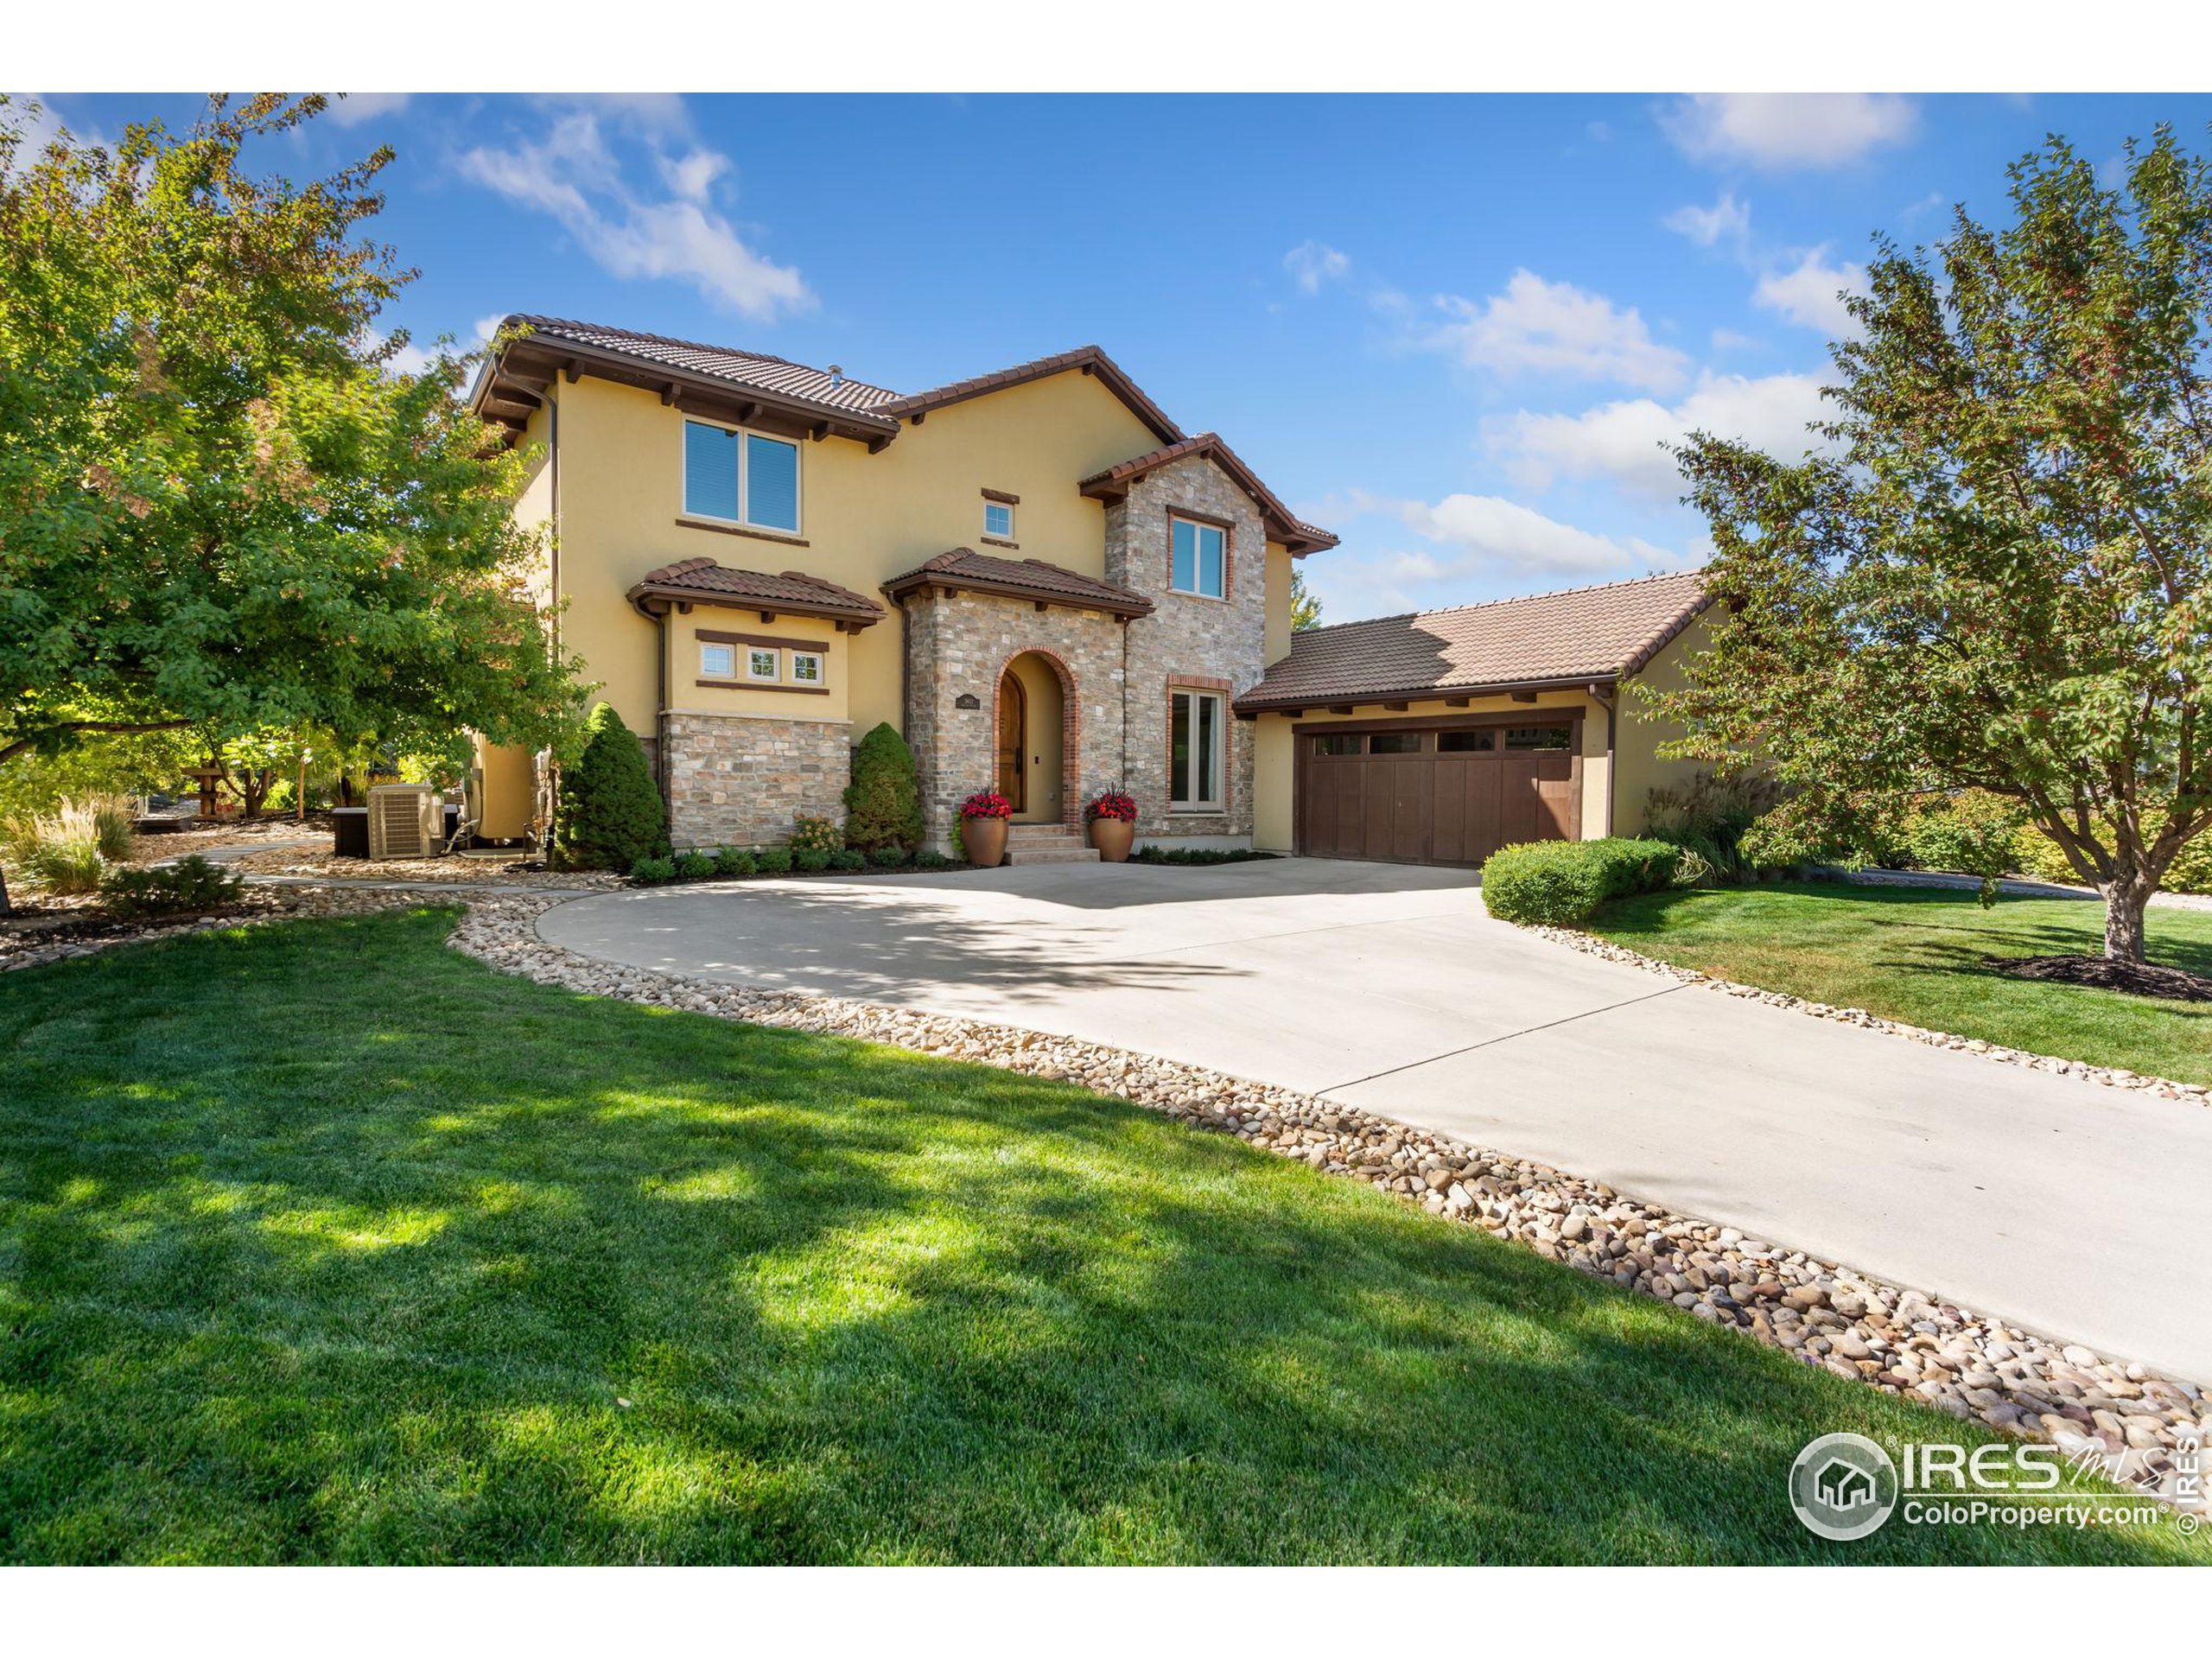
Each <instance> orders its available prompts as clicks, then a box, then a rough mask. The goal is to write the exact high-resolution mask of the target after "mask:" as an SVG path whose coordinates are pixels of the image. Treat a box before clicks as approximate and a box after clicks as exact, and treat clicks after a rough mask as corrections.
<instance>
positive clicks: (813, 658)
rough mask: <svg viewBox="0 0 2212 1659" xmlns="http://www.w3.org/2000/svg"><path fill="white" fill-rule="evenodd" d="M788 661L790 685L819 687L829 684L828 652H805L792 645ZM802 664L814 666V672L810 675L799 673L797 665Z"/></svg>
mask: <svg viewBox="0 0 2212 1659" xmlns="http://www.w3.org/2000/svg"><path fill="white" fill-rule="evenodd" d="M789 661H790V664H791V683H792V684H793V685H804V686H819V685H826V684H828V683H829V653H828V652H820V651H806V650H803V649H801V648H800V647H799V646H797V645H794V646H792V647H791V653H790V658H789ZM803 662H804V663H812V664H814V672H813V673H811V674H802V673H800V672H799V666H798V665H799V664H801V663H803Z"/></svg>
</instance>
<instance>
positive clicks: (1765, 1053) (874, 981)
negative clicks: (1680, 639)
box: [538, 859, 2212, 1382]
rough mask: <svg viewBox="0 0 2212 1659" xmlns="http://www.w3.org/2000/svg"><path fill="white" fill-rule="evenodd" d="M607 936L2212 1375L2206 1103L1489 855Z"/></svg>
mask: <svg viewBox="0 0 2212 1659" xmlns="http://www.w3.org/2000/svg"><path fill="white" fill-rule="evenodd" d="M538 929H539V931H540V932H541V934H543V937H544V938H547V939H548V940H549V941H550V942H552V943H554V944H561V945H565V946H567V947H569V949H571V950H578V951H581V952H583V953H584V954H586V955H589V956H594V957H601V958H604V959H607V960H609V961H614V962H622V963H632V964H634V965H637V966H640V967H647V968H658V969H668V970H671V971H674V972H679V973H685V974H690V975H695V976H699V977H702V978H707V979H719V980H724V981H728V982H737V983H746V984H753V985H765V986H770V987H774V988H780V989H787V990H798V991H810V992H817V993H829V994H833V995H840V996H851V997H861V998H866V999H868V1000H871V1001H880V1002H890V1003H897V1004H901V1005H905V1006H909V1007H923V1008H928V1009H932V1010H935V1011H938V1012H941V1013H945V1014H964V1015H969V1016H971V1017H975V1018H980V1019H986V1020H997V1021H1000V1022H1002V1023H1005V1024H1008V1025H1015V1026H1021V1027H1028V1028H1031V1029H1034V1030H1040V1031H1049V1032H1057V1033H1065V1034H1068V1035H1071V1036H1077V1037H1083V1038H1087V1039H1092V1040H1094V1041H1100V1042H1107V1043H1114V1044H1118V1045H1120V1046H1123V1047H1127V1048H1132V1049H1138V1050H1143V1051H1146V1052H1152V1053H1157V1054H1161V1055H1165V1056H1168V1057H1170V1058H1175V1059H1180V1060H1185V1061H1190V1062H1193V1063H1196V1064H1199V1065H1207V1066H1211V1067H1214V1068H1216V1069H1217V1070H1220V1071H1228V1072H1231V1073H1234V1074H1236V1075H1239V1076H1243V1077H1255V1078H1258V1079H1262V1080H1264V1081H1267V1082H1270V1083H1275V1084H1283V1085H1286V1086H1287V1087H1291V1088H1295V1089H1300V1090H1306V1091H1308V1092H1312V1093H1315V1094H1325V1095H1328V1096H1333V1097H1335V1098H1338V1099H1341V1100H1344V1101H1348V1102H1355V1103H1358V1104H1359V1105H1361V1106H1363V1107H1366V1108H1368V1109H1371V1110H1375V1111H1378V1112H1383V1113H1385V1114H1387V1115H1389V1116H1393V1117H1396V1118H1399V1119H1401V1120H1403V1121H1406V1122H1413V1123H1417V1124H1421V1125H1424V1126H1427V1127H1428V1128H1434V1129H1440V1130H1443V1131H1446V1132H1447V1133H1449V1134H1452V1135H1458V1136H1460V1137H1463V1138H1465V1139H1466V1140H1468V1141H1473V1142H1475V1143H1477V1144H1479V1145H1484V1146H1488V1147H1495V1148H1497V1149H1499V1150H1501V1151H1505V1152H1510V1153H1513V1154H1519V1155H1522V1156H1527V1157H1533V1158H1536V1159H1540V1160H1543V1161H1544V1162H1547V1163H1549V1164H1552V1165H1554V1166H1557V1167H1559V1168H1561V1169H1565V1170H1569V1171H1572V1172H1573V1173H1578V1174H1581V1175H1586V1176H1590V1177H1594V1178H1596V1179H1602V1180H1605V1181H1608V1182H1610V1183H1611V1184H1612V1185H1615V1186H1617V1187H1619V1188H1620V1189H1622V1190H1623V1191H1624V1192H1632V1193H1636V1194H1638V1195H1640V1196H1643V1197H1647V1198H1652V1199H1654V1200H1656V1201H1658V1202H1660V1203H1662V1204H1665V1205H1669V1206H1671V1207H1672V1208H1675V1209H1676V1210H1679V1211H1685V1212H1687V1213H1689V1214H1693V1215H1698V1216H1702V1217H1709V1218H1711V1219H1713V1220H1716V1221H1721V1222H1726V1223H1729V1224H1733V1225H1736V1226H1738V1227H1741V1228H1743V1229H1744V1230H1745V1232H1746V1233H1748V1234H1750V1235H1751V1236H1753V1237H1755V1238H1761V1239H1764V1240H1768V1241H1770V1242H1775V1243H1785V1244H1789V1245H1793V1246H1796V1247H1797V1248H1800V1249H1807V1250H1811V1251H1814V1252H1816V1253H1818V1254H1820V1255H1825V1256H1827V1257H1829V1258H1830V1259H1833V1260H1835V1261H1839V1262H1845V1263H1847V1264H1849V1265H1851V1266H1853V1267H1856V1268H1861V1269H1863V1270H1865V1271H1867V1272H1870V1273H1874V1274H1880V1275H1882V1276H1884V1277H1885V1278H1888V1279H1891V1280H1894V1281H1897V1282H1900V1283H1904V1284H1907V1285H1911V1286H1915V1287H1919V1288H1921V1289H1924V1290H1927V1291H1930V1292H1933V1293H1936V1294H1942V1295H1947V1296H1951V1297H1955V1298H1957V1299H1958V1300H1960V1301H1961V1302H1962V1303H1964V1304H1965V1305H1967V1306H1969V1307H1972V1308H1974V1309H1976V1310H1978V1311H1980V1312H1983V1313H1993V1314H1997V1315H1999V1316H2002V1317H2004V1318H2005V1319H2009V1320H2011V1321H2012V1322H2014V1323H2016V1324H2019V1325H2026V1326H2029V1327H2031V1328H2033V1329H2037V1330H2039V1331H2041V1332H2044V1333H2046V1334H2050V1335H2055V1336H2059V1337H2063V1338H2071V1339H2075V1340H2079V1341H2082V1342H2086V1343H2088V1344H2092V1345H2093V1346H2094V1347H2097V1348H2099V1349H2101V1350H2102V1351H2105V1352H2107V1353H2111V1354H2116V1355H2120V1356H2123V1357H2133V1358H2139V1359H2142V1360H2144V1361H2145V1362H2147V1363H2151V1364H2153V1365H2155V1366H2157V1367H2158V1368H2159V1369H2161V1370H2164V1371H2166V1372H2168V1373H2169V1374H2171V1375H2174V1376H2182V1377H2185V1378H2190V1379H2192V1380H2199V1381H2207V1382H2212V1242H2208V1238H2207V1235H2206V1231H2205V1229H2204V1226H2203V1216H2204V1204H2205V1198H2206V1194H2207V1193H2208V1192H2212V1111H2207V1110H2206V1109H2204V1108H2202V1106H2197V1105H2193V1104H2186V1103H2173V1102H2166V1101H2159V1100H2155V1099H2152V1098H2149V1097H2147V1096H2139V1095H2136V1094H2133V1093H2131V1092H2128V1091H2126V1090H2115V1089H2108V1088H2104V1087H2101V1086H2100V1085H2097V1084H2089V1083H2085V1082H2081V1081H2077V1080H2075V1079H2071V1078H2066V1077H2054V1076H2050V1075H2047V1074H2045V1073H2042V1072H2035V1071H2025V1070H2022V1069H2019V1068H2016V1067H2012V1066H2005V1065H1993V1064H1992V1063H1990V1062H1988V1061H1986V1060H1982V1059H1978V1058H1974V1057H1973V1056H1971V1055H1967V1054H1960V1053H1954V1052H1948V1051H1943V1050H1938V1049H1930V1048H1926V1047H1923V1046H1920V1045H1918V1044H1916V1043H1911V1042H1908V1041H1905V1040H1904V1039H1898V1038H1896V1037H1890V1036H1885V1035H1882V1034H1881V1033H1876V1032H1869V1031H1864V1030H1859V1029H1856V1028H1853V1027H1847V1026H1840V1025H1834V1024H1831V1023H1829V1022H1827V1021H1826V1020H1814V1019H1810V1018H1808V1017H1807V1016H1806V1015H1803V1014H1795V1013H1792V1012H1789V1010H1786V1009H1780V1008H1772V1007H1765V1006H1764V1005H1762V1004H1758V1003H1752V1002H1747V1001H1741V1000H1738V999H1737V998H1733V997H1728V996H1722V995H1715V994H1714V993H1713V992H1711V991H1707V990H1703V989H1700V988H1696V987H1693V986H1681V985H1677V984H1675V983H1673V982H1668V981H1665V980H1662V979H1660V978H1659V977H1657V976H1654V975H1650V974H1647V973H1643V972H1641V971H1639V970H1637V969H1633V968H1629V967H1624V966H1622V965H1620V964H1618V963H1609V962H1604V961H1601V960H1599V959H1598V958H1596V957H1588V956H1585V955H1583V954H1581V953H1580V952H1579V951H1573V950H1567V949H1564V948H1562V947H1560V946H1558V945H1553V944H1546V943H1545V942H1544V941H1542V940H1541V939H1539V938H1535V937H1534V936H1532V935H1529V934H1527V933H1523V932H1522V931H1520V930H1518V929H1516V928H1513V927H1509V926H1507V925H1504V924H1503V923H1501V922H1497V921H1494V920H1492V919H1491V918H1490V917H1489V915H1488V914H1486V913H1485V912H1484V910H1483V907H1482V901H1481V899H1480V896H1479V894H1478V892H1477V890H1476V889H1475V887H1473V886H1472V885H1471V883H1470V881H1469V880H1468V878H1467V876H1466V875H1465V873H1464V872H1459V871H1445V870H1426V869H1417V868H1405V867H1400V866H1393V865H1380V864H1355V863H1347V862H1339V861H1322V860H1312V859H1284V860H1280V861H1270V862H1260V863H1249V864H1239V865H1228V866H1222V867H1218V868H1147V867H1141V866H1132V865H1123V866H1102V865H1065V866H1047V867H1043V868H1038V867H1031V868H1020V869H1001V870H995V871H991V872H988V873H975V872H963V873H960V874H951V875H945V876H925V875H907V876H875V877H855V878H853V879H851V880H805V881H789V880H786V881H765V882H764V881H751V882H743V883H728V884H720V885H716V884H708V885H701V886H687V887H674V888H662V889H658V890H645V891H630V892H623V893H601V894H595V895H594V896H592V897H590V898H587V899H575V900H573V901H571V902H569V903H568V904H565V905H562V906H558V907H556V908H555V909H553V910H551V911H549V912H546V914H545V915H544V916H543V918H541V919H540V921H539V924H538Z"/></svg>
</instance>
